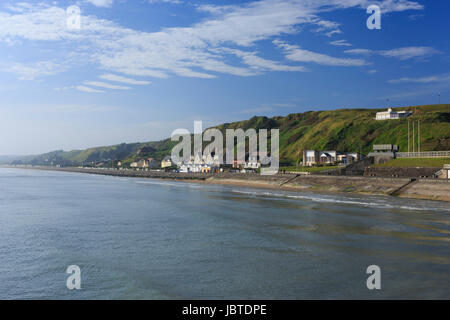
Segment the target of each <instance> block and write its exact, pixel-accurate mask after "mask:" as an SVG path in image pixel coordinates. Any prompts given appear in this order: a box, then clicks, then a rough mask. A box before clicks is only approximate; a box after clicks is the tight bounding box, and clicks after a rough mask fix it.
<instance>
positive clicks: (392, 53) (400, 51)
mask: <svg viewBox="0 0 450 320" xmlns="http://www.w3.org/2000/svg"><path fill="white" fill-rule="evenodd" d="M345 52H346V53H350V54H357V55H365V56H368V55H371V54H377V55H381V56H383V57H387V58H396V59H399V60H409V59H419V58H425V57H429V56H431V55H435V54H439V53H440V51H438V50H436V49H434V48H432V47H403V48H396V49H390V50H369V49H350V50H346V51H345Z"/></svg>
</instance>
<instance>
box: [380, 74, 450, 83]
mask: <svg viewBox="0 0 450 320" xmlns="http://www.w3.org/2000/svg"><path fill="white" fill-rule="evenodd" d="M449 81H450V74H442V75H435V76H428V77H419V78H410V77H402V78H399V79H393V80H389V81H388V82H389V83H432V82H449Z"/></svg>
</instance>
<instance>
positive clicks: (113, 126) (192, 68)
mask: <svg viewBox="0 0 450 320" xmlns="http://www.w3.org/2000/svg"><path fill="white" fill-rule="evenodd" d="M371 4H377V5H379V6H380V7H381V30H369V29H368V28H367V27H366V20H367V18H368V17H369V14H367V12H366V9H367V7H368V6H369V5H371ZM73 5H75V6H77V7H79V8H80V10H81V18H80V21H81V25H80V29H71V28H68V27H67V23H66V22H67V19H68V15H67V12H66V9H67V8H68V7H69V6H73ZM449 9H450V2H449V1H446V0H434V1H417V0H416V1H410V0H384V1H368V0H348V1H345V0H339V1H338V0H314V1H312V0H289V1H281V0H260V1H234V0H224V1H184V0H134V1H131V0H79V1H45V2H44V1H23V2H19V1H2V2H1V3H0V95H1V100H0V136H1V139H0V155H2V154H33V153H41V152H47V151H51V150H56V149H64V150H71V149H80V148H86V147H91V146H100V145H110V144H116V143H121V142H137V141H141V142H143V141H150V140H157V139H162V138H165V137H168V136H170V133H171V132H172V130H174V129H176V128H187V129H190V130H191V131H192V127H193V121H194V120H202V121H203V123H204V127H206V126H211V125H214V124H219V123H223V122H230V121H235V120H243V119H248V118H250V117H252V116H254V115H267V116H274V115H286V114H289V113H296V112H304V111H308V110H326V109H336V108H358V107H384V106H386V99H387V98H390V100H391V104H392V105H393V106H404V105H418V104H433V103H437V100H438V98H437V94H438V92H440V93H441V102H442V103H445V102H447V103H448V102H449V100H448V99H449V98H448V97H449V96H450V69H449V66H450V57H449V51H450V50H449V49H450V41H449V39H450V37H448V35H447V33H448V31H449V30H450V22H449V21H450V19H448V14H449V13H450V10H449Z"/></svg>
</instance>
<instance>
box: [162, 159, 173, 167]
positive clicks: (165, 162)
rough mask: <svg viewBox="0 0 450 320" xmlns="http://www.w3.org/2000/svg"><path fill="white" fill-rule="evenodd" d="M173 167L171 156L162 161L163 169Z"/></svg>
mask: <svg viewBox="0 0 450 320" xmlns="http://www.w3.org/2000/svg"><path fill="white" fill-rule="evenodd" d="M172 165H173V163H172V159H171V157H170V156H165V157H164V159H163V160H162V161H161V168H167V167H171V166H172Z"/></svg>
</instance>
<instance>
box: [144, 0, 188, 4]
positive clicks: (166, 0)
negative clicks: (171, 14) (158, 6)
mask: <svg viewBox="0 0 450 320" xmlns="http://www.w3.org/2000/svg"><path fill="white" fill-rule="evenodd" d="M147 1H148V2H149V3H160V2H162V3H174V4H180V3H183V1H181V0H147Z"/></svg>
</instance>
